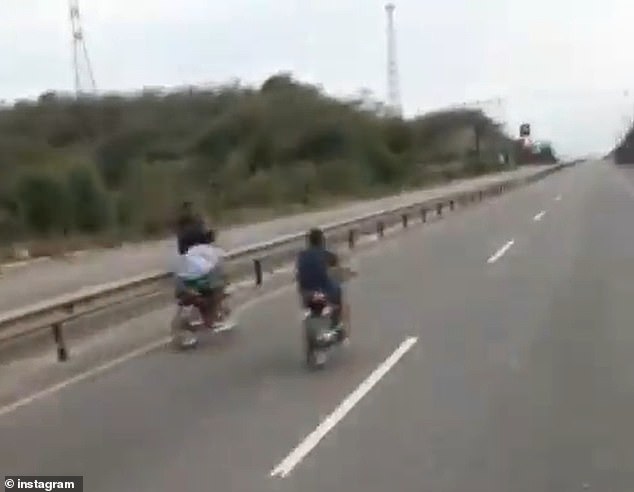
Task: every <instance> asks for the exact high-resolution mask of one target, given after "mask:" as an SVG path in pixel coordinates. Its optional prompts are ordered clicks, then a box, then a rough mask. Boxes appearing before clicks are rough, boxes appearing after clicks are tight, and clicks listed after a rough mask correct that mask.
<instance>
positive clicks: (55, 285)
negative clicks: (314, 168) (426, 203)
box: [0, 166, 539, 312]
mask: <svg viewBox="0 0 634 492" xmlns="http://www.w3.org/2000/svg"><path fill="white" fill-rule="evenodd" d="M537 171H539V168H536V167H534V166H533V167H528V168H522V169H518V170H516V171H511V172H509V173H500V174H496V175H489V176H482V177H480V178H476V179H473V180H462V181H456V182H454V183H452V184H450V185H445V186H438V187H435V188H430V189H425V190H419V191H414V192H408V193H402V194H400V195H395V196H390V197H385V198H382V199H378V200H369V201H359V202H355V203H349V204H346V205H342V206H339V207H335V208H332V209H328V210H322V211H319V212H312V213H305V214H299V215H294V216H288V217H282V218H278V219H275V220H270V221H264V222H259V223H255V224H251V225H246V226H240V227H234V228H230V229H228V230H225V231H222V233H221V234H220V235H219V243H220V244H221V245H222V246H223V247H225V248H227V249H231V248H235V247H239V246H245V245H247V244H253V243H256V242H259V241H265V240H267V239H273V238H275V237H278V236H280V235H283V234H290V233H295V232H300V231H303V230H306V229H307V228H309V227H314V226H315V225H318V224H324V223H331V222H336V221H341V220H345V219H349V218H352V217H357V216H359V215H363V214H367V213H372V212H375V211H378V210H381V209H384V208H392V207H396V206H399V205H402V204H406V203H411V202H415V201H422V200H425V199H427V198H433V197H437V196H439V195H442V194H445V193H447V192H448V191H457V190H464V189H465V188H467V187H471V186H474V185H480V186H481V185H482V184H483V183H492V182H494V181H499V180H503V179H507V178H508V177H509V176H512V175H528V174H532V173H535V172H537ZM174 251H175V244H174V241H173V240H164V241H154V242H147V243H141V244H135V245H126V246H124V247H122V248H117V249H109V250H100V251H92V252H86V253H85V254H82V255H81V256H77V257H71V258H69V259H58V260H53V261H45V262H36V263H31V264H29V265H27V266H20V267H19V268H3V269H2V275H0V312H3V311H8V310H12V309H17V308H20V307H23V306H26V305H29V304H30V303H33V302H37V301H43V300H45V299H49V298H52V297H55V296H60V295H63V294H67V293H70V292H75V291H78V290H80V289H82V288H84V287H90V286H94V285H98V284H103V283H106V282H114V281H117V280H122V279H125V278H128V277H133V276H136V275H142V274H144V273H147V272H150V271H154V270H163V269H167V268H168V266H169V265H170V262H171V260H172V259H173V254H174Z"/></svg>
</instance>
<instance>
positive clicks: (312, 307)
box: [303, 292, 344, 369]
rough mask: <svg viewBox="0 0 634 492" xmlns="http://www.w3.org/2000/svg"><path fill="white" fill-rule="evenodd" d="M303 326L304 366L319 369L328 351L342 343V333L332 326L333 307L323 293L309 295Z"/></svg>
mask: <svg viewBox="0 0 634 492" xmlns="http://www.w3.org/2000/svg"><path fill="white" fill-rule="evenodd" d="M303 325H304V341H305V354H306V364H307V366H308V367H309V368H314V369H316V368H321V367H323V366H324V364H325V363H326V361H327V354H328V352H329V351H330V349H331V348H332V347H334V346H336V345H339V344H340V343H342V342H343V341H344V332H343V330H342V328H341V327H340V326H334V323H333V307H332V306H331V305H330V303H329V302H328V299H327V297H326V295H325V294H324V293H323V292H313V293H312V294H311V295H310V297H309V299H308V302H307V309H306V310H305V312H304V319H303Z"/></svg>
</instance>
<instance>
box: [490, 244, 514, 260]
mask: <svg viewBox="0 0 634 492" xmlns="http://www.w3.org/2000/svg"><path fill="white" fill-rule="evenodd" d="M514 244H515V240H514V239H511V240H510V241H509V242H508V243H506V244H505V245H504V246H502V247H501V248H500V249H498V250H497V251H496V252H495V254H493V256H491V257H490V258H489V259H488V260H487V263H489V264H490V263H495V262H496V261H498V260H499V259H500V258H502V256H504V253H506V252H507V251H508V250H509V249H511V246H513V245H514Z"/></svg>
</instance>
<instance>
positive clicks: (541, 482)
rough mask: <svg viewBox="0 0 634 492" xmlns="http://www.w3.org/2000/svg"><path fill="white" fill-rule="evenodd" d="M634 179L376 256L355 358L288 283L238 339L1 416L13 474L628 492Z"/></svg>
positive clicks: (364, 269)
mask: <svg viewBox="0 0 634 492" xmlns="http://www.w3.org/2000/svg"><path fill="white" fill-rule="evenodd" d="M627 173H630V171H626V174H625V175H624V174H623V171H617V170H615V169H614V168H613V167H611V166H609V165H606V164H602V163H591V164H584V165H581V166H578V167H577V168H574V169H571V170H567V171H564V172H562V173H558V174H556V175H554V176H552V177H550V178H548V179H546V180H544V181H540V182H538V183H535V184H533V185H531V186H529V187H526V188H523V189H519V190H515V191H513V192H511V193H509V194H507V195H504V196H502V197H499V198H497V199H495V200H492V201H490V202H488V203H485V204H483V205H481V206H477V207H473V208H469V209H467V210H464V211H462V212H460V213H457V214H454V215H452V216H451V217H448V218H447V219H446V220H443V221H440V222H437V223H435V224H433V225H429V226H428V227H424V228H418V229H412V230H411V231H410V232H408V233H405V234H404V235H401V236H399V237H398V238H395V239H391V240H387V241H386V242H385V244H383V245H382V246H380V247H377V248H375V249H372V250H367V251H366V252H364V253H363V256H362V257H361V258H359V260H358V263H359V269H360V275H359V277H358V278H357V279H356V280H354V281H353V283H351V284H350V286H349V296H350V300H351V304H352V307H353V319H354V321H353V322H354V331H353V334H352V337H353V338H352V345H351V346H350V347H349V348H348V349H346V350H345V351H343V352H342V353H340V354H337V357H335V358H333V359H332V360H331V364H330V365H329V367H328V368H327V369H326V370H325V371H323V372H320V373H308V372H306V371H305V370H303V368H302V366H301V355H300V334H299V331H298V322H299V321H298V316H299V315H298V311H297V304H296V299H295V297H294V295H293V292H292V290H290V289H286V290H285V291H282V292H279V293H277V294H276V295H271V296H269V297H268V298H267V299H266V302H260V303H259V304H255V305H253V306H252V307H251V308H250V309H247V310H246V311H244V312H243V314H242V316H241V320H240V321H241V325H242V329H241V332H240V333H239V335H238V336H237V337H236V338H234V339H232V341H231V342H228V341H225V342H224V343H221V342H215V343H212V342H210V343H208V344H205V345H203V346H201V347H200V349H199V350H197V351H196V352H191V353H188V354H179V353H173V352H170V351H169V350H167V349H160V350H156V351H154V352H151V353H149V354H147V355H145V356H143V357H139V358H135V359H132V360H130V361H128V362H127V363H124V364H121V365H119V366H117V367H116V368H114V369H112V370H110V371H108V372H106V373H103V374H101V375H99V376H96V377H94V378H92V379H89V380H85V381H82V382H79V383H77V384H72V385H69V386H68V387H66V388H64V389H62V390H60V391H58V392H56V393H55V394H52V395H49V396H48V397H46V398H43V399H40V400H37V401H34V402H33V403H31V404H30V405H26V406H23V407H21V408H18V409H17V410H15V411H13V412H10V413H5V414H3V415H2V411H1V409H0V415H1V416H0V443H2V446H1V447H0V471H2V472H4V473H6V474H59V475H63V474H69V475H83V476H84V484H85V490H90V491H93V492H97V491H104V492H105V491H108V492H111V491H115V490H116V491H168V490H170V491H171V490H186V491H194V492H195V491H210V490H213V491H219V492H221V491H222V492H224V491H237V490H239V491H244V492H251V491H258V492H267V491H275V492H286V491H289V492H290V491H301V492H318V491H323V490H331V491H346V492H384V491H385V490H395V491H399V492H400V491H412V492H414V491H415V492H420V491H433V492H464V491H469V492H509V491H513V492H529V491H530V492H537V491H539V492H568V491H583V490H597V491H605V492H608V491H609V492H631V491H632V490H634V425H632V416H633V415H634V303H633V302H632V299H634V186H632V184H631V183H634V173H632V174H631V175H630V174H627ZM628 180H631V181H628ZM624 183H626V184H624ZM627 183H630V184H627ZM395 351H397V352H396V353H395ZM342 403H343V406H341V405H342ZM316 429H317V431H316V432H317V433H320V432H321V435H316V434H314V432H315V430H316ZM298 445H299V447H298ZM294 450H296V451H295V453H293V451H294ZM272 474H273V475H274V476H271V475H272Z"/></svg>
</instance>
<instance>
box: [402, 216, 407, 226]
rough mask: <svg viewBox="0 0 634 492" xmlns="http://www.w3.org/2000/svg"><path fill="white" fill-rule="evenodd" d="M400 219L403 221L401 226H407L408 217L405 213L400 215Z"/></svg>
mask: <svg viewBox="0 0 634 492" xmlns="http://www.w3.org/2000/svg"><path fill="white" fill-rule="evenodd" d="M401 220H402V221H403V227H404V228H407V222H408V217H407V214H403V215H402V216H401Z"/></svg>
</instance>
